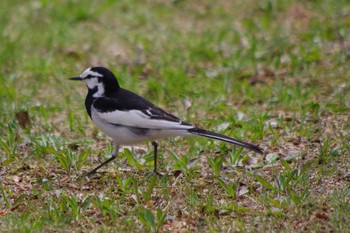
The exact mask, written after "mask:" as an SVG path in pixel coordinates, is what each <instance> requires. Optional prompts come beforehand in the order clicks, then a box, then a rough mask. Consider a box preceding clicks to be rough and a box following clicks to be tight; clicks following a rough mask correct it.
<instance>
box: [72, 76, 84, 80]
mask: <svg viewBox="0 0 350 233" xmlns="http://www.w3.org/2000/svg"><path fill="white" fill-rule="evenodd" d="M69 80H82V78H80V77H79V76H76V77H71V78H69Z"/></svg>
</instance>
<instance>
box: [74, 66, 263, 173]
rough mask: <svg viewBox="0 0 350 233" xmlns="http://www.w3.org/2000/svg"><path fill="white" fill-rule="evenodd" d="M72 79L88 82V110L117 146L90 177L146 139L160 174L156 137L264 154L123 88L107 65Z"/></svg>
mask: <svg viewBox="0 0 350 233" xmlns="http://www.w3.org/2000/svg"><path fill="white" fill-rule="evenodd" d="M69 79H70V80H74V81H82V82H83V83H85V85H86V87H87V89H88V92H87V95H86V98H85V108H86V111H87V113H88V115H89V117H90V118H91V120H92V121H93V122H94V123H95V125H96V126H97V128H99V129H100V130H101V131H102V132H103V133H104V134H106V135H107V136H109V137H110V138H111V139H112V142H113V146H114V148H113V151H112V155H111V157H110V158H109V159H107V160H106V161H104V162H103V163H101V164H100V165H99V166H97V167H96V168H94V169H93V170H91V171H89V172H87V173H86V174H85V175H86V176H91V175H92V174H94V173H96V172H97V170H99V169H100V168H101V167H103V166H105V165H106V164H108V163H109V162H111V161H112V160H114V159H115V158H116V157H117V156H118V151H119V148H120V147H121V146H123V145H135V144H139V143H144V142H146V141H150V142H151V143H152V145H153V147H154V153H153V157H154V165H153V166H154V167H153V172H154V173H156V174H157V153H158V152H157V150H158V143H157V142H156V140H158V139H161V138H166V137H171V136H202V137H206V138H210V139H215V140H220V141H223V142H226V143H230V144H234V145H238V146H242V147H245V148H247V149H250V150H252V151H255V152H257V153H260V154H263V149H262V148H260V147H259V146H256V145H253V144H250V143H247V142H243V141H240V140H237V139H235V138H232V137H229V136H225V135H222V134H218V133H215V132H212V131H209V130H205V129H202V128H199V127H196V126H195V125H193V124H190V123H187V122H186V121H182V120H180V119H179V118H178V117H176V116H174V115H172V114H170V113H168V112H166V111H165V110H163V109H162V108H160V107H158V106H156V105H155V104H153V103H151V102H150V101H148V100H146V99H145V98H143V97H141V96H140V95H138V94H135V93H133V92H131V91H129V90H126V89H123V88H122V87H120V85H119V83H118V81H117V78H116V77H115V75H114V74H113V72H112V71H110V70H109V69H107V68H105V67H90V68H87V69H86V70H84V71H83V72H82V73H81V74H80V75H79V76H74V77H71V78H69Z"/></svg>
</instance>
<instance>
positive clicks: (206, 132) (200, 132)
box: [188, 128, 264, 154]
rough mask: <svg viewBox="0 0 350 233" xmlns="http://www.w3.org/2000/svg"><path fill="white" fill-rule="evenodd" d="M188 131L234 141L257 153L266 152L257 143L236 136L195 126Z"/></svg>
mask: <svg viewBox="0 0 350 233" xmlns="http://www.w3.org/2000/svg"><path fill="white" fill-rule="evenodd" d="M188 132H190V133H191V134H194V135H198V136H202V137H207V138H212V139H217V140H220V141H224V142H228V143H232V144H235V145H238V146H243V147H245V148H247V149H250V150H252V151H255V152H257V153H260V154H263V153H264V151H263V149H262V148H260V147H258V146H255V145H253V144H250V143H247V142H242V141H240V140H237V139H234V138H231V137H228V136H225V135H222V134H218V133H214V132H210V131H208V130H205V129H200V128H193V129H189V130H188Z"/></svg>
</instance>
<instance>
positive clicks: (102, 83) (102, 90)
mask: <svg viewBox="0 0 350 233" xmlns="http://www.w3.org/2000/svg"><path fill="white" fill-rule="evenodd" d="M69 79H70V80H80V81H83V82H84V83H85V84H86V86H87V88H88V89H89V91H90V92H91V93H92V96H93V97H96V98H97V97H101V96H105V95H106V94H108V93H110V92H116V91H118V90H119V88H120V87H119V84H118V81H117V79H116V77H115V76H114V74H113V73H112V71H110V70H109V69H107V68H105V67H90V68H87V69H86V70H84V72H83V73H81V74H80V75H79V76H76V77H72V78H69Z"/></svg>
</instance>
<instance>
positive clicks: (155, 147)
mask: <svg viewBox="0 0 350 233" xmlns="http://www.w3.org/2000/svg"><path fill="white" fill-rule="evenodd" d="M152 145H153V147H154V170H153V172H154V174H157V149H158V143H157V142H155V141H152Z"/></svg>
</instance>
